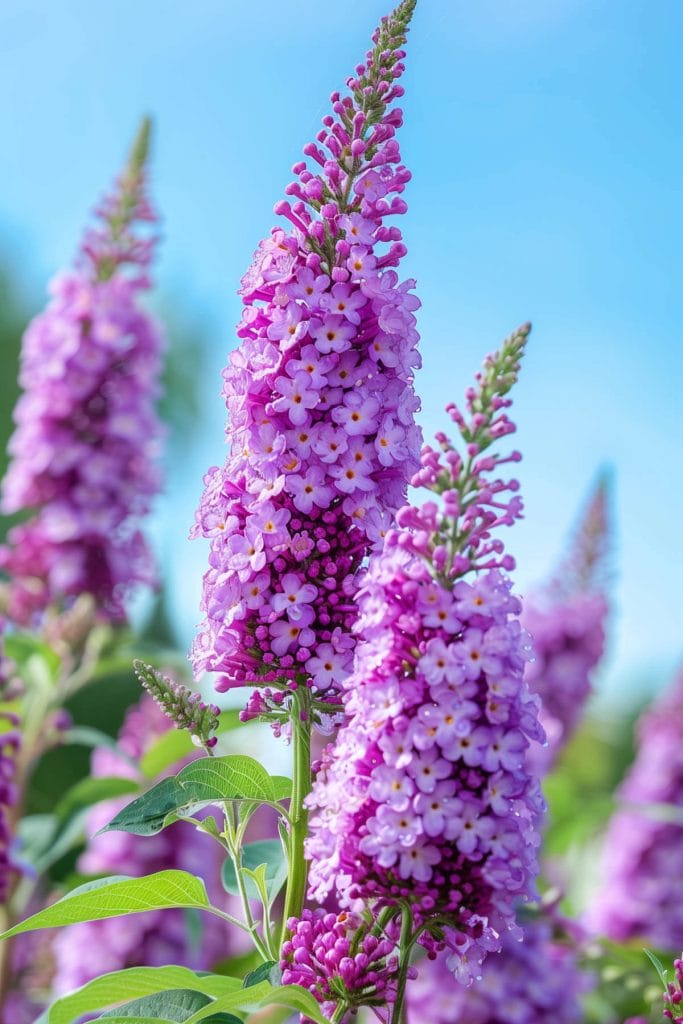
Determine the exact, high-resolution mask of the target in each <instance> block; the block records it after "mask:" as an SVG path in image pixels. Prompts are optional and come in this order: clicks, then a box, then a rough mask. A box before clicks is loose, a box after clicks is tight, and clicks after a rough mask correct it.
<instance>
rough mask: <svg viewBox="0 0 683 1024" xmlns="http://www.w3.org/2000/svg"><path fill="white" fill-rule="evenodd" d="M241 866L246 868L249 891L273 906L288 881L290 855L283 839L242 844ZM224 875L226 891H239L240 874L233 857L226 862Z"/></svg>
mask: <svg viewBox="0 0 683 1024" xmlns="http://www.w3.org/2000/svg"><path fill="white" fill-rule="evenodd" d="M242 867H243V869H245V871H244V873H245V876H246V889H247V895H248V896H249V897H250V898H251V899H258V900H260V901H261V903H262V904H263V905H264V907H266V908H267V909H270V907H272V905H273V903H274V901H275V899H276V897H277V895H278V893H279V892H280V891H281V889H282V887H283V885H284V884H285V882H286V881H287V858H286V856H285V852H284V850H283V848H282V843H281V842H280V841H279V839H262V840H259V841H258V842H255V843H247V844H246V845H245V846H243V847H242ZM221 878H222V881H223V886H224V888H225V890H226V892H229V893H231V894H232V895H234V896H236V895H238V893H239V887H238V885H237V874H236V872H235V865H234V864H233V862H232V860H231V859H230V858H228V859H226V861H225V863H224V864H223V870H222V872H221Z"/></svg>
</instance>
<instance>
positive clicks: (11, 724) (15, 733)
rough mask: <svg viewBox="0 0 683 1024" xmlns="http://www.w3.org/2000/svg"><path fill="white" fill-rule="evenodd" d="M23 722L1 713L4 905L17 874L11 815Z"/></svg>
mask: <svg viewBox="0 0 683 1024" xmlns="http://www.w3.org/2000/svg"><path fill="white" fill-rule="evenodd" d="M19 721H20V720H19V718H18V716H17V715H15V714H14V712H11V711H0V902H4V901H5V900H6V899H7V896H8V894H9V887H10V877H11V874H12V870H13V863H12V856H11V852H10V847H11V844H12V836H13V830H12V827H11V824H10V821H9V812H10V808H12V807H13V806H14V804H15V803H16V799H17V791H16V786H15V781H14V780H15V772H16V758H17V752H18V750H19V747H20V745H21V733H20V732H19V728H18V727H19Z"/></svg>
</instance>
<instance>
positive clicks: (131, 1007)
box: [98, 988, 212, 1024]
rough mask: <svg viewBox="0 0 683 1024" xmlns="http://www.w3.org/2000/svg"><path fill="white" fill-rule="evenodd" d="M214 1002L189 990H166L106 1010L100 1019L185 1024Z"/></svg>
mask: <svg viewBox="0 0 683 1024" xmlns="http://www.w3.org/2000/svg"><path fill="white" fill-rule="evenodd" d="M210 1002H212V1000H211V999H210V998H209V996H207V995H205V994H204V993H203V992H196V991H195V990H194V989H189V988H176V989H166V990H165V991H164V992H155V993H154V995H151V996H141V997H140V998H139V999H133V1000H132V1001H131V1002H129V1003H125V1004H124V1005H123V1006H118V1007H116V1009H113V1010H105V1012H104V1013H103V1014H101V1015H100V1017H99V1018H98V1019H99V1020H107V1019H109V1018H111V1017H121V1018H124V1017H125V1018H128V1017H138V1018H140V1017H142V1018H150V1019H152V1020H161V1019H163V1020H169V1021H173V1024H185V1021H186V1020H187V1019H188V1018H189V1017H191V1016H192V1014H193V1013H196V1012H197V1010H201V1008H202V1007H203V1006H207V1005H208V1004H209V1003H210Z"/></svg>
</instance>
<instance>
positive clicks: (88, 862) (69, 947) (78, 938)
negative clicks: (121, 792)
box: [53, 694, 246, 995]
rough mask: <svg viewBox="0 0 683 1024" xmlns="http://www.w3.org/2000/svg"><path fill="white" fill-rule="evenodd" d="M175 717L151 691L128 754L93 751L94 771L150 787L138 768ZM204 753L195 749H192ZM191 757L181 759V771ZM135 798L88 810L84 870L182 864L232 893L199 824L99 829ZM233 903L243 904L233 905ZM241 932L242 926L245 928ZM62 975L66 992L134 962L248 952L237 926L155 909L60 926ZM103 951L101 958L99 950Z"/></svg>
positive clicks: (213, 887)
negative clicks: (143, 832)
mask: <svg viewBox="0 0 683 1024" xmlns="http://www.w3.org/2000/svg"><path fill="white" fill-rule="evenodd" d="M170 728H171V723H170V722H169V720H168V718H165V717H164V715H163V714H162V712H161V710H160V709H159V708H158V707H157V705H156V704H155V703H154V701H153V700H152V698H151V697H149V696H148V695H147V694H145V695H144V696H143V698H142V700H141V701H140V703H139V704H137V705H135V706H134V707H132V708H131V709H130V710H129V711H128V712H127V714H126V718H125V720H124V723H123V726H122V727H121V730H120V732H119V736H118V740H117V745H118V747H119V748H120V750H121V751H122V752H123V755H124V756H121V754H120V753H118V752H117V751H113V750H108V749H106V748H104V747H100V748H98V749H97V750H96V751H95V753H94V754H93V758H92V766H91V774H92V776H93V777H95V778H103V777H109V778H111V777H118V778H131V779H134V780H135V781H137V782H140V783H141V784H143V785H149V784H151V782H153V781H155V780H149V779H143V778H142V776H141V773H140V772H139V770H138V769H137V768H136V767H135V765H136V764H139V762H140V760H141V759H142V757H143V756H144V754H145V753H146V751H147V750H149V749H150V747H151V745H152V744H153V743H154V741H155V740H157V739H159V738H160V737H161V736H163V735H164V734H165V733H166V732H167V731H168V729H170ZM192 756H193V757H194V756H197V755H196V754H195V755H192ZM187 760H189V759H186V760H185V761H184V762H182V763H181V764H177V765H175V767H174V770H176V771H177V770H179V769H180V767H182V764H185V763H187ZM128 800H129V797H122V798H120V799H116V800H107V801H103V802H101V803H99V804H97V805H96V806H95V807H93V808H92V810H91V811H90V812H89V814H88V819H87V822H86V829H85V831H86V835H87V836H88V837H89V838H88V843H87V845H86V848H85V850H84V851H83V853H82V854H81V855H80V857H79V859H78V864H77V869H78V871H79V873H80V874H82V875H86V876H93V877H98V878H99V877H101V876H104V875H110V874H120V873H121V870H122V869H124V870H125V873H126V875H130V876H133V877H136V878H137V877H142V876H143V875H148V874H152V873H153V872H155V871H162V870H167V869H178V870H182V871H189V872H191V873H193V874H196V875H199V876H200V877H201V878H202V879H203V880H204V882H205V884H206V887H207V891H208V892H209V898H210V899H211V901H212V903H213V904H214V905H215V906H218V907H221V906H225V905H226V900H228V899H231V898H228V897H226V896H225V894H224V893H223V892H222V887H221V884H220V868H221V863H222V859H223V858H222V856H221V851H220V848H219V846H218V845H217V844H216V843H212V842H211V841H209V840H208V839H207V837H206V836H203V835H202V834H201V833H200V832H198V831H197V830H196V829H191V828H188V827H187V826H186V825H185V824H183V823H182V822H177V823H176V824H174V825H170V826H169V827H168V828H166V829H164V830H163V832H159V833H158V834H157V835H154V836H135V835H131V834H130V833H127V832H106V833H104V834H98V832H99V830H100V829H101V828H103V827H104V826H105V825H106V824H108V823H109V821H111V819H112V817H113V816H114V815H115V814H116V813H117V812H118V811H119V810H120V809H121V808H122V807H123V806H125V804H126V803H127V802H128ZM229 909H231V910H236V907H233V906H232V904H230V907H229ZM237 935H238V936H241V932H237ZM53 951H54V958H55V968H56V973H55V977H54V980H53V992H54V993H55V994H56V995H61V994H63V993H65V992H69V991H71V990H73V989H75V988H78V987H79V986H80V985H84V984H86V983H87V982H88V981H90V980H91V979H92V978H94V977H97V976H98V975H101V974H104V973H107V972H109V971H117V970H123V969H124V968H126V967H133V966H149V967H158V966H163V965H165V964H179V965H181V966H184V967H190V968H192V969H193V970H210V969H211V968H212V967H213V966H214V965H215V964H216V963H217V962H218V961H219V960H223V959H225V958H226V957H228V956H231V955H239V954H240V953H244V952H246V949H245V946H244V945H243V944H241V941H240V939H239V938H237V937H236V933H235V930H234V929H233V928H232V927H231V926H230V925H228V924H226V923H225V922H223V921H221V920H219V919H218V918H216V917H214V916H213V915H209V914H207V915H203V916H202V919H201V932H200V934H199V935H195V934H194V933H193V930H192V929H191V928H188V922H187V916H186V914H185V912H184V911H183V910H155V911H151V912H150V913H147V914H144V915H142V916H139V915H138V916H136V917H133V918H130V917H123V918H110V919H107V920H102V921H92V922H89V923H86V924H76V925H72V926H70V927H69V928H66V929H64V930H62V931H60V932H59V934H58V935H57V936H56V938H55V941H54V945H53ZM93 951H96V954H97V955H96V956H93Z"/></svg>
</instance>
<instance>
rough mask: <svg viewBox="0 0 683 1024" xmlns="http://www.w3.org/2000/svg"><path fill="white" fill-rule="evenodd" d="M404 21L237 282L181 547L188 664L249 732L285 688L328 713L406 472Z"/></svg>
mask: <svg viewBox="0 0 683 1024" xmlns="http://www.w3.org/2000/svg"><path fill="white" fill-rule="evenodd" d="M413 6H414V0H404V2H403V3H401V4H399V6H398V7H397V8H396V10H395V11H394V13H393V14H391V15H389V16H388V17H387V18H385V19H384V20H383V21H382V23H381V25H380V27H379V28H378V30H377V31H376V33H375V35H374V37H373V39H374V47H373V48H372V49H371V50H370V51H369V52H368V54H367V56H366V59H365V62H364V63H363V64H361V65H358V67H357V68H356V70H355V73H354V75H352V76H351V77H350V78H349V79H348V80H347V88H348V92H347V93H345V94H343V95H342V94H341V93H338V92H335V93H333V94H332V111H331V113H330V114H328V115H326V116H325V117H324V118H323V127H322V130H321V131H320V132H319V133H318V136H317V139H316V141H315V142H313V143H311V144H309V145H307V146H305V147H304V155H305V157H306V160H303V161H301V162H299V163H297V164H296V165H295V167H294V174H295V175H296V177H295V180H294V181H293V182H292V183H291V184H290V185H288V186H287V188H286V190H285V191H286V194H287V195H288V196H289V197H290V199H291V200H293V203H292V202H290V200H289V199H288V200H283V201H282V202H279V203H278V204H277V205H276V207H275V210H276V213H278V214H280V215H282V216H283V217H284V218H285V220H286V224H285V226H283V227H278V228H274V229H273V231H272V232H271V235H270V237H269V238H267V239H266V240H264V241H263V242H261V243H260V245H259V248H258V250H257V252H256V254H255V256H254V261H253V263H252V265H251V267H250V269H249V270H248V271H247V273H246V274H245V276H244V278H243V279H242V286H241V289H240V294H241V295H242V299H243V302H244V309H243V314H242V319H241V321H240V323H239V325H238V328H237V334H238V337H239V339H240V345H239V347H238V348H237V349H236V350H235V351H234V352H232V353H231V355H230V358H229V362H228V366H227V367H226V369H225V371H224V375H223V376H224V382H225V383H224V388H223V395H224V397H225V401H226V405H227V408H228V416H229V419H228V426H227V439H228V444H229V454H228V457H227V461H226V463H225V465H224V467H223V468H222V469H219V468H217V467H213V468H212V469H210V470H209V472H208V474H207V475H206V477H205V491H204V495H203V497H202V499H201V504H200V506H199V509H198V511H197V515H196V525H195V528H194V531H193V533H194V535H202V536H204V537H207V538H209V540H210V543H211V551H210V556H209V569H208V571H207V572H206V574H205V577H204V586H203V598H202V610H203V612H204V614H205V619H204V622H203V625H202V626H201V629H200V632H199V634H198V636H197V638H196V640H195V643H194V645H193V648H192V654H191V658H192V662H193V665H194V669H195V672H196V673H197V674H200V673H202V672H203V671H205V670H208V671H209V672H213V673H216V674H217V682H216V686H217V689H219V690H226V689H229V688H231V687H235V686H241V685H250V686H254V687H258V688H259V689H257V690H256V691H255V692H254V693H253V695H252V697H251V699H250V701H249V704H248V708H247V711H246V712H245V716H244V717H246V718H248V717H252V716H255V715H259V714H263V715H266V716H268V715H270V716H271V719H275V720H277V719H278V716H279V717H280V718H282V719H284V718H286V717H287V713H286V708H287V703H288V698H289V694H290V693H291V691H292V690H293V689H296V688H297V687H299V686H306V687H308V688H309V689H310V691H311V692H312V693H313V695H314V696H315V697H316V698H317V699H318V702H319V703H321V704H324V705H325V708H324V709H323V710H324V711H325V712H331V713H334V712H335V710H336V708H337V707H339V706H340V687H341V681H342V679H343V678H344V676H345V675H346V674H347V673H348V671H349V669H350V666H351V660H352V654H353V645H354V641H353V634H352V628H353V624H354V622H355V620H356V615H357V609H356V602H355V591H356V588H357V586H358V581H359V571H360V569H361V565H362V563H363V560H364V559H365V557H366V556H367V554H368V553H369V552H370V551H371V550H374V549H376V548H377V547H378V546H380V545H381V543H382V538H383V536H384V534H385V532H386V530H387V527H388V526H389V524H390V523H391V521H392V517H393V515H394V513H395V511H396V509H397V508H398V507H399V505H400V504H401V503H402V502H403V501H404V499H405V493H406V488H407V483H408V480H409V478H410V476H411V475H412V473H413V472H414V471H415V470H416V469H417V467H418V465H419V446H420V433H419V430H418V428H417V427H416V426H415V422H414V413H415V411H416V409H417V408H418V406H419V403H418V400H417V398H416V397H415V393H414V390H413V370H414V368H415V367H416V366H418V365H419V357H418V355H417V352H416V345H417V341H418V335H417V332H416V330H415V316H414V311H415V310H416V309H417V307H418V306H419V301H418V299H417V298H416V297H415V296H414V295H413V293H412V288H413V286H414V281H412V280H407V281H400V279H399V276H398V274H397V272H396V270H395V269H394V268H395V267H397V266H398V265H399V263H400V260H401V258H402V257H403V255H404V253H405V251H406V249H405V246H404V244H403V242H402V241H401V232H400V230H399V229H398V227H396V226H395V225H393V224H391V225H390V224H389V223H388V221H389V220H390V219H392V218H393V217H394V216H395V215H398V214H402V213H405V211H406V203H405V201H404V200H403V198H402V193H403V191H404V188H405V186H406V184H407V182H408V180H409V178H410V173H409V171H408V170H407V169H406V168H405V167H404V166H403V164H402V163H401V162H400V151H399V146H398V142H397V140H396V131H397V129H398V128H399V127H400V125H401V121H402V113H401V111H400V109H398V108H397V107H395V106H393V102H394V100H396V99H398V98H399V97H400V96H401V95H402V94H403V88H402V86H401V85H400V84H399V79H400V77H401V74H402V73H403V63H402V58H403V56H404V51H403V49H402V47H403V43H404V42H405V37H406V32H407V26H408V22H409V20H410V16H411V14H412V10H413ZM283 709H284V710H283ZM318 710H319V709H318ZM314 712H315V716H316V720H318V721H320V720H321V719H322V712H321V714H318V713H317V711H316V708H315V707H314Z"/></svg>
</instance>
